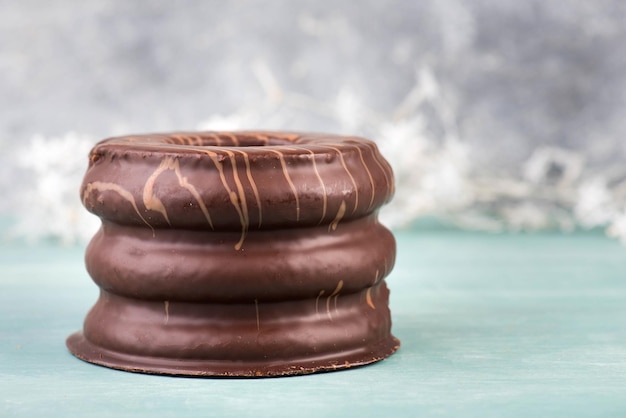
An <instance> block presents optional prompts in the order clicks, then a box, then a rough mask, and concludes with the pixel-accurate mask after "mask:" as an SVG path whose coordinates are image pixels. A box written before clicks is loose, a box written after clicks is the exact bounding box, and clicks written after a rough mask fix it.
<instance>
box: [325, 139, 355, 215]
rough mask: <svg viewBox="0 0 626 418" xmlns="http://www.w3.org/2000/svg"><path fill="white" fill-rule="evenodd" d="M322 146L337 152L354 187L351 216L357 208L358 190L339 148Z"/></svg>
mask: <svg viewBox="0 0 626 418" xmlns="http://www.w3.org/2000/svg"><path fill="white" fill-rule="evenodd" d="M323 146H324V147H326V148H328V149H331V150H333V151H336V152H337V156H338V157H339V161H340V162H341V165H342V166H343V169H344V170H345V171H346V174H348V177H350V181H351V182H352V186H354V208H353V209H352V214H354V212H356V209H357V207H358V206H359V188H358V187H357V185H356V181H355V180H354V177H353V176H352V173H351V172H350V170H349V169H348V166H347V165H346V160H345V159H344V158H343V154H342V152H341V150H340V149H339V148H336V147H331V146H329V145H323Z"/></svg>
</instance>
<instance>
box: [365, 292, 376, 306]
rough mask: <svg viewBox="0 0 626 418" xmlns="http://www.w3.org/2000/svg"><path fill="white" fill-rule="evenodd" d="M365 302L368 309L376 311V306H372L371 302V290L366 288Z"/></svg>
mask: <svg viewBox="0 0 626 418" xmlns="http://www.w3.org/2000/svg"><path fill="white" fill-rule="evenodd" d="M365 301H366V302H367V304H368V305H369V307H370V308H372V309H374V310H376V306H374V302H372V288H371V287H368V288H367V291H366V292H365Z"/></svg>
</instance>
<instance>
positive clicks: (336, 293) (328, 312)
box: [326, 280, 343, 321]
mask: <svg viewBox="0 0 626 418" xmlns="http://www.w3.org/2000/svg"><path fill="white" fill-rule="evenodd" d="M342 287H343V280H339V283H337V287H336V288H335V290H334V291H333V293H331V294H330V295H329V296H328V297H327V298H326V314H327V315H328V319H330V320H331V321H332V320H333V316H332V314H331V313H330V300H331V299H332V298H335V311H336V310H337V298H338V297H339V292H341V288H342Z"/></svg>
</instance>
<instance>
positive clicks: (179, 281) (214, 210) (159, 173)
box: [67, 132, 399, 376]
mask: <svg viewBox="0 0 626 418" xmlns="http://www.w3.org/2000/svg"><path fill="white" fill-rule="evenodd" d="M392 195H393V173H392V171H391V169H390V167H389V165H388V164H387V162H386V161H385V160H384V159H383V158H382V157H381V155H380V154H379V152H378V149H377V148H376V145H375V144H374V143H372V142H371V141H368V140H366V139H362V138H354V137H338V136H331V135H323V134H298V133H276V132H233V133H227V132H201V133H173V134H159V135H140V136H128V137H121V138H112V139H108V140H105V141H102V142H100V143H99V144H97V145H96V146H95V147H94V148H93V150H92V152H91V155H90V164H89V168H88V170H87V173H86V174H85V178H84V181H83V184H82V187H81V196H82V199H83V203H84V205H85V207H86V208H87V209H88V210H90V211H91V212H93V213H94V214H96V215H98V216H99V217H100V218H101V219H102V228H101V229H100V231H99V232H98V233H97V234H96V236H95V237H94V238H93V240H92V241H91V243H90V244H89V247H88V249H87V253H86V265H87V269H88V271H89V274H90V275H91V277H92V278H93V280H94V281H95V282H96V284H98V286H100V288H101V295H100V298H99V300H98V302H97V303H96V305H95V306H94V307H93V308H92V310H91V311H90V313H89V314H88V315H87V318H86V319H85V324H84V329H83V332H79V333H76V334H73V335H72V336H70V337H69V338H68V341H67V344H68V347H69V349H70V351H72V353H74V354H75V355H76V356H77V357H79V358H81V359H84V360H86V361H89V362H92V363H96V364H101V365H105V366H108V367H113V368H119V369H123V370H130V371H140V372H146V373H162V374H180V375H191V376H276V375H289V374H303V373H312V372H316V371H327V370H336V369H340V368H346V367H350V366H355V365H362V364H367V363H371V362H374V361H377V360H380V359H382V358H384V357H386V356H388V355H390V354H392V353H393V352H394V351H395V350H396V349H397V348H398V346H399V342H398V340H397V339H395V338H394V337H393V336H392V335H391V333H390V331H391V319H390V312H389V309H388V293H389V292H388V290H387V287H386V285H385V282H384V278H385V277H386V276H387V274H388V273H389V272H390V271H391V269H392V267H393V264H394V259H395V241H394V239H393V236H392V235H391V233H390V232H389V231H388V230H387V229H386V228H385V227H384V226H382V225H380V224H379V223H378V220H377V210H378V209H379V208H380V206H382V205H383V204H384V203H386V202H387V201H388V200H389V199H390V198H391V196H392Z"/></svg>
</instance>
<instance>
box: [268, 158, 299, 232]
mask: <svg viewBox="0 0 626 418" xmlns="http://www.w3.org/2000/svg"><path fill="white" fill-rule="evenodd" d="M268 151H270V152H273V153H274V154H276V155H278V160H279V161H280V166H281V167H282V170H283V175H284V176H285V180H287V183H289V187H290V188H291V191H292V192H293V197H294V198H295V199H296V222H299V221H300V198H299V196H298V191H297V190H296V186H294V184H293V181H291V176H289V172H288V171H287V163H286V162H285V155H284V154H283V153H282V152H280V151H277V150H275V149H270V150H268Z"/></svg>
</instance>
